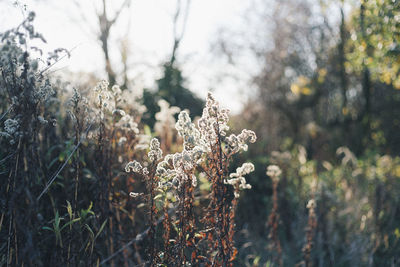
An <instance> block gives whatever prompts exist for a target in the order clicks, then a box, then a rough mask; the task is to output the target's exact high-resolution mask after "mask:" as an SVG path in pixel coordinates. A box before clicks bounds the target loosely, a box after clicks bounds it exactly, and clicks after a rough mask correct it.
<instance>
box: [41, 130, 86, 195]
mask: <svg viewBox="0 0 400 267" xmlns="http://www.w3.org/2000/svg"><path fill="white" fill-rule="evenodd" d="M92 123H93V122H91V123H90V124H89V126H88V128H87V129H86V132H85V136H87V134H88V132H89V130H90V127H91V126H92ZM84 139H85V138H83V139H81V140H79V142H78V144H76V146H75V147H74V149H73V150H72V151H71V153H70V154H69V156H68V158H67V159H66V160H65V162H64V163H63V164H62V165H61V167H60V168H59V169H58V170H57V171H56V173H55V174H54V175H53V176H52V178H51V179H50V181H49V182H48V183H47V185H46V187H45V188H44V189H43V191H42V193H40V195H39V196H38V197H37V199H36V200H37V201H39V199H40V198H41V197H42V196H43V194H44V193H46V192H47V190H48V189H49V187H50V185H51V184H52V183H53V182H54V180H55V179H56V178H57V176H58V175H59V174H60V172H61V171H62V170H63V169H64V168H65V166H66V165H67V164H68V161H69V160H70V159H71V157H72V155H73V154H74V153H75V151H76V150H77V149H78V147H79V146H80V144H81V143H82V140H84Z"/></svg>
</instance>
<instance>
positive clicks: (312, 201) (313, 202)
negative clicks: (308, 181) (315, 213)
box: [307, 199, 317, 209]
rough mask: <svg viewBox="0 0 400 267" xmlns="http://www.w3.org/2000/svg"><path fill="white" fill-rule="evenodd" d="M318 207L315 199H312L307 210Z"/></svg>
mask: <svg viewBox="0 0 400 267" xmlns="http://www.w3.org/2000/svg"><path fill="white" fill-rule="evenodd" d="M316 206H317V204H316V203H315V200H314V199H310V200H309V201H308V203H307V209H315V207H316Z"/></svg>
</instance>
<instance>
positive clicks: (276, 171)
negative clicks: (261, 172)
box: [267, 165, 282, 182]
mask: <svg viewBox="0 0 400 267" xmlns="http://www.w3.org/2000/svg"><path fill="white" fill-rule="evenodd" d="M281 174H282V171H281V169H280V168H279V167H278V166H277V165H269V166H268V167H267V175H268V176H269V177H271V179H272V180H273V181H274V182H278V181H279V176H280V175H281Z"/></svg>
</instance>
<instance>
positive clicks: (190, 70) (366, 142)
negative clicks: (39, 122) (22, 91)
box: [0, 0, 400, 266]
mask: <svg viewBox="0 0 400 267" xmlns="http://www.w3.org/2000/svg"><path fill="white" fill-rule="evenodd" d="M0 9H1V14H2V16H1V18H0V31H1V32H3V31H5V30H7V29H9V28H12V27H15V26H17V25H18V24H19V23H20V22H21V21H22V20H23V19H24V17H26V16H27V15H26V14H27V12H28V11H34V12H35V13H36V19H35V22H34V26H35V29H36V30H37V31H38V32H40V33H41V34H42V35H43V36H44V38H45V39H46V41H47V44H46V45H45V47H44V48H43V51H44V54H46V53H47V52H49V51H52V50H54V49H55V48H58V47H62V48H65V49H67V50H68V51H69V52H70V56H65V57H64V58H62V59H61V60H60V61H58V62H57V63H56V64H54V66H52V68H51V75H52V77H54V79H60V80H68V85H67V86H61V88H64V89H63V90H65V95H70V94H72V89H71V88H80V89H81V91H82V92H83V94H84V92H86V91H88V90H91V88H93V87H94V86H95V84H96V83H97V82H98V81H99V80H102V79H106V80H108V81H109V82H110V84H111V85H113V84H119V85H120V86H121V89H122V90H129V91H130V92H132V97H135V99H137V105H143V106H144V107H145V111H143V114H142V115H141V117H140V123H141V125H145V126H146V129H147V131H148V132H149V133H152V134H153V135H155V136H158V137H161V138H164V137H163V134H164V133H162V131H158V132H157V130H156V129H155V124H156V122H157V118H156V116H155V114H156V113H157V112H159V111H160V106H159V104H158V102H159V100H160V99H164V100H166V101H167V102H168V103H169V104H170V105H171V106H177V107H179V108H180V109H182V110H183V109H188V110H189V111H190V115H191V117H192V118H195V117H197V116H200V115H201V112H202V108H203V105H204V100H203V99H205V96H206V94H207V91H211V92H213V93H214V94H215V97H216V99H217V100H218V101H219V102H220V103H221V105H222V106H224V107H227V108H229V109H230V110H231V114H232V118H231V127H232V130H233V132H235V131H240V129H242V128H247V129H251V130H254V131H255V132H256V134H257V137H258V140H257V143H256V144H253V145H250V146H249V150H248V151H247V152H246V153H245V154H242V155H240V156H239V157H237V158H235V162H234V164H233V165H234V166H233V167H232V170H233V169H234V167H237V166H238V165H239V162H243V161H244V160H247V161H250V162H253V163H254V165H255V169H256V171H255V172H254V173H253V174H252V175H250V177H249V178H248V181H249V183H250V184H252V189H251V190H248V191H246V192H245V193H244V194H243V195H242V196H241V198H240V201H239V207H238V212H237V219H236V220H237V234H236V246H237V248H238V250H239V254H238V259H237V262H236V264H237V266H266V264H274V262H275V263H276V264H278V263H279V261H275V260H274V259H275V256H276V255H277V253H278V252H277V247H276V243H274V242H272V241H271V232H272V228H273V227H272V225H271V224H270V223H268V221H269V219H268V217H269V216H270V214H271V210H272V206H273V199H272V195H273V186H272V181H271V179H270V178H268V176H267V175H266V167H267V166H268V165H269V164H276V165H278V166H280V168H281V169H282V172H283V173H282V176H281V179H280V181H279V184H278V187H277V197H278V210H277V212H278V213H279V224H278V229H277V234H278V237H279V240H280V246H281V248H280V249H281V255H282V256H281V257H282V259H283V263H284V264H283V265H284V266H295V265H296V264H304V262H303V263H302V259H303V258H302V257H303V256H302V253H304V251H305V244H306V243H307V242H306V241H307V235H306V233H307V231H308V230H309V227H310V224H309V222H308V218H309V208H307V203H308V201H309V200H310V199H315V202H316V207H315V214H316V221H317V223H316V225H314V226H313V229H312V230H313V231H314V232H315V235H314V236H313V249H312V251H311V256H312V262H313V265H314V266H399V265H400V256H399V255H400V240H399V239H400V157H399V153H400V75H399V74H400V2H399V1H397V0H375V1H373V0H360V1H356V0H342V1H330V0H319V1H318V0H248V1H238V0H229V1H228V0H219V1H211V0H113V1H110V0H92V1H74V0H68V1H50V0H31V1H22V0H21V1H11V0H9V1H8V0H2V1H0ZM60 95H61V94H60ZM61 102H62V101H61ZM4 110H5V109H4ZM59 123H60V122H59ZM170 131H172V132H174V131H175V130H174V129H170ZM174 133H175V132H174ZM63 134H65V135H67V134H66V133H63ZM168 140H169V139H168ZM170 142H172V143H176V142H178V141H176V140H170ZM178 143H179V142H178ZM164 148H165V147H164ZM59 149H61V150H62V148H59ZM166 149H167V150H169V151H174V149H176V148H175V147H174V145H171V146H167V147H166ZM55 151H57V150H55ZM54 153H55V154H57V153H56V152H54ZM92 157H93V155H92ZM89 158H90V157H89ZM60 161H63V159H60ZM89 165H90V164H88V166H87V168H88V169H90V166H89ZM86 202H88V201H86ZM86 202H85V203H86ZM132 235H133V234H132Z"/></svg>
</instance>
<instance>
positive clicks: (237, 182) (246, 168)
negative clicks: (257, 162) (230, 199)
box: [224, 162, 254, 197]
mask: <svg viewBox="0 0 400 267" xmlns="http://www.w3.org/2000/svg"><path fill="white" fill-rule="evenodd" d="M252 171H254V165H253V164H252V163H248V162H246V163H243V165H242V166H241V167H239V168H237V169H236V172H235V173H231V174H230V175H229V177H230V178H231V179H227V180H225V181H224V183H225V184H230V185H233V186H238V187H239V189H251V185H250V184H248V183H247V182H246V179H245V178H244V177H243V176H245V175H247V174H249V173H251V172H252ZM235 197H239V194H238V192H236V190H235Z"/></svg>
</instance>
